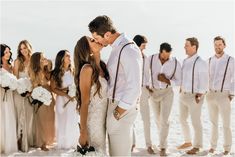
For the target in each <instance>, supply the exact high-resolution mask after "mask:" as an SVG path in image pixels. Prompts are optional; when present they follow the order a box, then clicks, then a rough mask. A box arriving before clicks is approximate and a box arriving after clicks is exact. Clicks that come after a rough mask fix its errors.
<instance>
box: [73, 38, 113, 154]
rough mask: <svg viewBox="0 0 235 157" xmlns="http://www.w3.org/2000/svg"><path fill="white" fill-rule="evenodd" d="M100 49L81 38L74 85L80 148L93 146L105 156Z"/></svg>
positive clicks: (104, 89) (106, 76)
mask: <svg viewBox="0 0 235 157" xmlns="http://www.w3.org/2000/svg"><path fill="white" fill-rule="evenodd" d="M101 49H102V46H101V45H100V44H98V43H96V42H95V41H94V39H92V38H90V37H87V36H83V37H82V38H81V39H79V40H78V42H77V44H76V46H75V50H74V65H75V83H76V86H77V91H78V92H77V93H78V96H77V97H78V105H79V111H80V137H79V143H80V145H81V146H82V147H84V146H93V147H94V148H95V150H96V151H98V152H102V153H104V154H106V148H105V145H106V144H105V142H106V139H105V137H106V129H105V122H106V112H107V96H106V95H107V94H106V93H107V81H108V79H109V74H108V71H107V69H106V65H105V63H104V62H103V61H101V60H100V50H101Z"/></svg>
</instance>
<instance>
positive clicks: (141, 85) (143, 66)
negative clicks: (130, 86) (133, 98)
mask: <svg viewBox="0 0 235 157" xmlns="http://www.w3.org/2000/svg"><path fill="white" fill-rule="evenodd" d="M142 55H143V54H142ZM142 58H143V68H142V84H141V86H142V87H143V84H144V64H145V58H144V55H143V57H142Z"/></svg>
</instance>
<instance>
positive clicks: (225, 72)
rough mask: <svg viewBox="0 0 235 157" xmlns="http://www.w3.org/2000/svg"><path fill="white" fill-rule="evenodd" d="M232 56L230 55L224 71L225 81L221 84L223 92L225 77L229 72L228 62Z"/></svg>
mask: <svg viewBox="0 0 235 157" xmlns="http://www.w3.org/2000/svg"><path fill="white" fill-rule="evenodd" d="M230 58H231V57H230V56H229V57H228V61H227V64H226V68H225V71H224V78H223V82H222V86H221V90H220V91H221V92H223V88H224V81H225V77H226V74H227V70H228V63H229V60H230Z"/></svg>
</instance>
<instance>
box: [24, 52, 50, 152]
mask: <svg viewBox="0 0 235 157" xmlns="http://www.w3.org/2000/svg"><path fill="white" fill-rule="evenodd" d="M47 63H48V62H47V59H46V58H45V57H44V55H43V53H42V52H35V53H34V54H33V55H32V56H31V59H30V65H29V77H30V79H31V82H32V85H33V88H35V87H37V86H43V87H44V88H46V89H47V90H48V91H51V89H50V84H49V83H50V82H49V81H48V78H47V76H49V75H47V74H48V72H47V71H45V70H44V69H47V68H45V66H47ZM53 109H54V100H52V103H51V104H50V106H46V105H42V106H41V107H40V108H39V110H38V111H37V113H36V114H35V126H36V128H35V134H36V147H40V148H41V150H43V151H48V150H49V149H48V148H47V146H48V145H51V144H52V142H53V140H54V133H53V131H54V118H53V115H52V114H53V112H54V111H53Z"/></svg>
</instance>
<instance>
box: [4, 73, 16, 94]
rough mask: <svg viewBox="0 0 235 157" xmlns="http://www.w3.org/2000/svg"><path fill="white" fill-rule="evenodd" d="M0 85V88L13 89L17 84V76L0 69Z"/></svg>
mask: <svg viewBox="0 0 235 157" xmlns="http://www.w3.org/2000/svg"><path fill="white" fill-rule="evenodd" d="M0 75H1V80H0V85H1V87H2V88H8V89H10V90H15V89H16V88H17V86H18V82H17V78H16V77H15V75H13V74H11V73H9V72H3V71H1V74H0Z"/></svg>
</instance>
